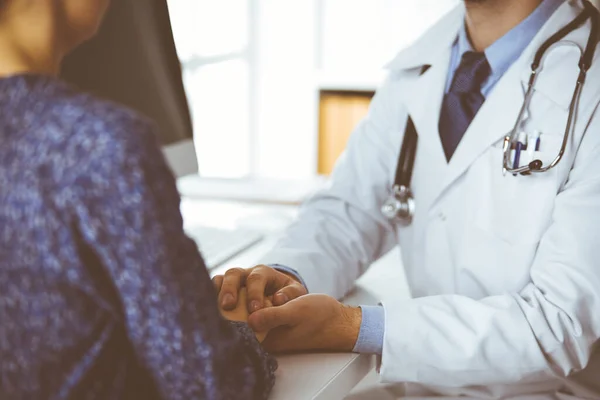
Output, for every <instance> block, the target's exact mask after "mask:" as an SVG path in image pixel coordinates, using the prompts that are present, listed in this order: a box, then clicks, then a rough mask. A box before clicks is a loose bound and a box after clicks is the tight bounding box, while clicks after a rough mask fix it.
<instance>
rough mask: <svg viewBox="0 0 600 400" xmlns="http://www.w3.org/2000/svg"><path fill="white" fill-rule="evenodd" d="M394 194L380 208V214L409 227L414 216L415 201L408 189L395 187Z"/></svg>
mask: <svg viewBox="0 0 600 400" xmlns="http://www.w3.org/2000/svg"><path fill="white" fill-rule="evenodd" d="M393 191H394V193H393V194H392V196H390V198H389V199H388V200H387V201H386V202H385V203H384V204H383V206H382V207H381V212H382V214H383V215H384V216H385V217H386V218H388V219H389V220H395V221H399V222H400V223H402V224H405V225H410V224H411V223H412V219H413V216H414V215H415V200H414V198H413V195H412V193H411V191H410V189H409V188H407V187H406V186H398V185H395V186H394V188H393Z"/></svg>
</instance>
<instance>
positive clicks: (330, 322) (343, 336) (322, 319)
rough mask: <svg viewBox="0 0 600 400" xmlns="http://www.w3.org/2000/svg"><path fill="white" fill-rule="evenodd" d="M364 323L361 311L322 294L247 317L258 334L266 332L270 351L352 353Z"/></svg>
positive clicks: (301, 298)
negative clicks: (361, 325)
mask: <svg viewBox="0 0 600 400" xmlns="http://www.w3.org/2000/svg"><path fill="white" fill-rule="evenodd" d="M361 321H362V312H361V309H360V308H356V307H349V306H345V305H343V304H342V303H340V302H338V301H337V300H335V299H334V298H333V297H329V296H326V295H321V294H308V295H306V296H302V297H298V298H296V299H294V300H291V301H290V302H288V303H286V304H285V305H282V306H279V307H271V308H265V309H262V310H259V311H256V312H255V313H252V314H251V315H250V316H249V317H248V323H249V324H250V327H251V328H252V329H253V330H254V331H255V332H259V333H261V332H265V333H267V338H266V339H265V340H264V342H263V346H264V347H265V349H267V351H270V352H294V351H307V350H329V351H348V352H349V351H352V349H354V345H355V344H356V340H357V339H358V334H359V332H360V324H361Z"/></svg>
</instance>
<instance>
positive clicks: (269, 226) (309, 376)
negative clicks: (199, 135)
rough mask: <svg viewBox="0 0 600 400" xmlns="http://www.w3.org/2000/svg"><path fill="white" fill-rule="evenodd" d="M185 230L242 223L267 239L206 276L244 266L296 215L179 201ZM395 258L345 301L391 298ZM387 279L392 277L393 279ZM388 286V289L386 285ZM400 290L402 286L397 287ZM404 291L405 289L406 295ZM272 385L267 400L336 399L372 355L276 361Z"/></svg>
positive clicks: (271, 208)
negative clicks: (194, 226)
mask: <svg viewBox="0 0 600 400" xmlns="http://www.w3.org/2000/svg"><path fill="white" fill-rule="evenodd" d="M181 210H182V214H183V216H184V223H185V225H186V226H193V225H194V224H203V225H208V226H215V227H220V228H233V227H235V226H236V225H242V226H245V227H247V228H254V229H260V230H262V231H264V232H267V235H268V237H267V238H266V239H265V240H263V241H262V242H261V243H259V244H258V245H256V246H254V247H252V248H251V249H249V250H248V251H246V252H244V253H242V254H240V255H239V256H237V257H235V258H234V259H232V260H230V261H229V262H227V263H225V264H224V265H222V266H220V267H218V268H216V269H214V270H212V271H211V276H212V275H216V274H221V273H223V272H225V271H226V270H227V269H229V268H232V267H242V268H245V267H250V266H253V265H254V264H255V263H256V261H257V260H258V259H259V258H260V257H261V256H262V255H264V254H265V253H266V252H268V251H269V250H270V249H271V248H272V247H273V245H274V244H275V242H276V240H277V236H278V235H279V234H280V233H281V232H282V231H283V230H284V229H285V228H286V227H287V226H288V225H289V224H290V222H291V221H292V220H293V218H294V217H295V215H296V211H297V210H296V208H295V207H292V206H278V205H268V206H267V205H259V204H252V203H239V202H217V201H208V200H197V199H196V200H190V199H184V200H183V202H182V206H181ZM397 257H398V255H397V254H391V255H390V257H386V259H384V260H382V261H380V262H379V263H378V265H376V266H374V267H373V268H372V269H371V270H370V271H369V272H368V273H367V274H366V275H365V276H364V277H362V278H361V280H360V281H359V283H358V285H357V288H356V289H355V290H354V291H353V292H352V293H351V294H350V295H349V296H348V297H347V298H346V299H345V302H346V303H348V304H352V305H358V304H377V302H378V301H379V300H380V299H382V298H385V292H389V293H394V294H395V295H396V296H397V293H398V285H394V287H393V288H389V287H386V285H385V282H390V281H395V282H400V285H404V283H403V282H404V281H403V275H402V271H401V270H400V268H399V266H398V264H397ZM391 275H393V279H390V278H392V277H391ZM387 286H389V285H387ZM401 288H402V290H406V289H404V286H401ZM406 293H408V291H406ZM278 362H279V369H278V371H277V381H276V384H275V388H274V390H273V393H272V395H271V399H273V400H296V399H298V400H305V399H323V400H325V399H327V400H335V399H342V398H343V397H344V396H346V395H347V394H348V393H349V392H350V391H351V390H352V388H354V387H355V386H356V385H357V384H358V383H359V382H360V381H361V380H362V379H363V378H364V377H365V376H366V375H367V374H368V373H369V372H370V371H371V370H372V369H373V367H374V357H373V356H368V355H358V354H352V353H348V354H346V353H344V354H299V355H285V356H280V357H278Z"/></svg>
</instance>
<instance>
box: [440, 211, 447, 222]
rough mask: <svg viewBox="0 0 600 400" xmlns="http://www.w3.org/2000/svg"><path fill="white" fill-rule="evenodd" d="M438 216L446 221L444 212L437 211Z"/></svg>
mask: <svg viewBox="0 0 600 400" xmlns="http://www.w3.org/2000/svg"><path fill="white" fill-rule="evenodd" d="M438 218H439V219H440V220H441V221H444V222H445V221H446V214H444V213H443V212H441V213H439V214H438Z"/></svg>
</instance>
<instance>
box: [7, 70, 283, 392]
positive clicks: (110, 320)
mask: <svg viewBox="0 0 600 400" xmlns="http://www.w3.org/2000/svg"><path fill="white" fill-rule="evenodd" d="M179 204H180V198H179V195H178V192H177V190H176V186H175V180H174V177H173V175H172V173H171V172H170V170H169V168H168V167H167V164H166V162H165V160H164V157H163V155H162V152H161V150H160V147H159V145H158V143H157V140H156V134H155V128H154V126H153V125H152V124H151V123H150V122H149V121H147V120H146V119H144V118H142V117H140V116H139V115H137V114H135V113H133V112H131V111H129V110H127V109H125V108H123V107H120V106H117V105H115V104H112V103H109V102H105V101H101V100H99V99H97V98H94V97H92V96H90V95H87V94H83V93H80V92H78V91H77V90H75V89H74V88H72V87H70V86H68V85H67V84H65V83H62V82H60V81H59V80H56V79H54V78H51V77H45V76H37V75H20V76H12V77H8V78H3V79H0V399H11V400H19V399H77V400H79V399H82V400H83V399H111V400H112V399H154V398H156V399H182V400H183V399H186V400H191V399H254V398H256V399H264V398H267V396H268V394H269V392H270V390H271V388H272V386H273V383H274V371H275V369H276V362H275V360H274V359H273V358H272V357H271V356H269V355H268V354H266V353H265V352H264V351H263V350H262V349H261V347H260V345H259V343H258V342H257V341H256V339H255V337H254V335H253V333H252V331H251V330H250V329H249V328H248V327H247V325H246V324H243V323H230V322H228V321H225V320H224V319H223V318H221V316H220V313H219V311H218V308H217V301H216V295H215V291H214V288H213V285H212V283H211V281H210V278H209V275H208V273H207V271H206V268H205V266H204V263H203V261H202V258H201V256H200V254H199V252H198V249H197V246H196V244H195V243H194V242H193V241H192V240H191V239H189V238H188V237H187V236H186V235H185V233H184V231H183V223H182V218H181V214H180V211H179Z"/></svg>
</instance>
